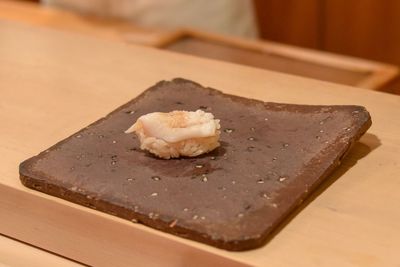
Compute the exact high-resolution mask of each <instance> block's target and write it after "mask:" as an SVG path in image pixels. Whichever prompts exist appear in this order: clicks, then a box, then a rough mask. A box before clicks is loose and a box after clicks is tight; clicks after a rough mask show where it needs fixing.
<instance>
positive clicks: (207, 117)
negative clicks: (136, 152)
mask: <svg viewBox="0 0 400 267" xmlns="http://www.w3.org/2000/svg"><path fill="white" fill-rule="evenodd" d="M219 129H220V124H219V120H217V119H214V115H213V114H211V113H207V112H204V111H203V110H197V111H172V112H169V113H162V112H154V113H149V114H146V115H143V116H141V117H139V118H138V120H137V121H136V123H135V124H133V125H132V126H131V127H130V128H129V129H128V130H126V131H125V133H133V132H134V133H135V134H136V135H137V136H138V138H139V141H140V148H141V149H143V150H147V151H149V152H150V153H152V154H154V155H156V156H158V157H160V158H163V159H170V158H178V157H180V156H185V157H196V156H199V155H201V154H204V153H207V152H210V151H212V150H214V149H215V148H217V147H218V146H219V145H220V144H219V142H218V140H219V136H220V130H219Z"/></svg>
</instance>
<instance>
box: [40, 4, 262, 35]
mask: <svg viewBox="0 0 400 267" xmlns="http://www.w3.org/2000/svg"><path fill="white" fill-rule="evenodd" d="M42 3H43V4H45V5H51V6H55V7H60V8H66V9H70V10H75V11H78V12H81V13H87V14H94V15H98V16H107V17H117V18H122V19H126V20H129V21H132V22H133V23H135V24H137V25H142V26H149V27H157V28H167V29H173V28H179V27H191V28H197V29H200V30H205V31H210V32H216V33H221V34H228V35H237V36H243V37H253V38H254V37H257V34H258V32H257V26H256V21H255V14H254V10H253V2H252V1H251V0H85V1H82V0H42Z"/></svg>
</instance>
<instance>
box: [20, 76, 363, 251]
mask: <svg viewBox="0 0 400 267" xmlns="http://www.w3.org/2000/svg"><path fill="white" fill-rule="evenodd" d="M199 108H201V109H204V110H207V111H211V112H212V113H213V114H214V115H215V116H216V118H219V119H221V125H222V130H223V131H222V134H221V141H222V142H221V143H222V146H221V147H220V148H218V149H217V150H215V151H213V152H211V153H209V154H206V155H203V156H201V157H198V158H181V159H173V160H162V159H158V158H154V157H153V156H151V155H150V154H148V153H146V152H143V151H140V150H139V149H138V148H139V143H138V140H137V139H136V137H135V136H134V135H128V134H125V133H124V131H125V130H126V129H127V128H128V127H129V126H131V125H132V124H133V123H134V122H135V121H136V119H137V118H138V117H139V116H141V115H143V114H146V113H149V112H154V111H164V112H167V111H171V110H176V109H178V110H196V109H199ZM370 125H371V118H370V116H369V114H368V112H367V111H366V110H365V108H363V107H360V106H305V105H289V104H277V103H264V102H261V101H257V100H250V99H246V98H241V97H237V96H232V95H226V94H223V93H221V92H220V91H217V90H214V89H210V88H203V87H202V86H200V85H198V84H196V83H194V82H191V81H187V80H183V79H175V80H173V81H171V82H167V81H163V82H159V83H158V84H157V85H155V86H153V87H152V88H150V89H148V90H146V91H145V92H144V93H143V94H141V95H140V96H138V97H137V98H135V99H134V100H132V101H130V102H128V103H127V104H125V105H123V106H122V107H120V108H118V109H117V110H115V111H114V112H112V113H110V114H109V115H107V116H106V117H105V118H102V119H100V120H99V121H97V122H95V123H93V124H92V125H90V126H88V127H86V128H84V129H82V130H81V131H79V132H78V133H76V134H74V135H73V136H71V137H69V138H67V139H65V140H63V141H61V142H60V143H58V144H56V145H54V146H53V147H51V148H50V149H48V150H46V151H44V152H42V153H40V154H39V155H37V156H35V157H33V158H31V159H28V160H26V161H24V162H23V163H22V164H21V165H20V177H21V181H22V183H23V184H24V185H25V186H27V187H30V188H33V189H35V190H38V191H41V192H44V193H47V194H50V195H54V196H57V197H60V198H63V199H66V200H69V201H72V202H75V203H78V204H81V205H85V206H87V207H90V208H93V209H97V210H100V211H104V212H107V213H109V214H113V215H116V216H119V217H122V218H125V219H128V220H132V221H134V222H140V223H143V224H145V225H148V226H150V227H153V228H156V229H160V230H162V231H165V232H169V233H172V234H175V235H179V236H182V237H186V238H189V239H193V240H197V241H200V242H204V243H207V244H210V245H213V246H216V247H220V248H224V249H228V250H246V249H251V248H255V247H259V246H261V245H263V244H264V243H265V241H266V240H267V238H268V235H269V234H270V233H271V231H272V230H273V229H274V228H275V227H276V226H277V225H278V224H279V223H280V222H281V221H282V220H283V219H284V217H285V216H286V215H288V213H289V212H290V211H291V210H293V209H294V208H295V207H296V206H297V205H298V204H300V203H301V202H302V201H303V200H304V198H306V196H307V195H309V194H310V192H311V190H312V189H314V188H315V187H316V186H317V185H318V184H319V183H320V182H321V181H322V180H323V179H324V178H326V177H327V175H328V174H329V173H330V172H331V171H332V170H333V169H334V168H335V167H337V166H338V165H339V164H340V161H341V159H342V158H343V156H344V155H345V154H346V152H347V151H348V150H349V148H350V147H351V145H352V144H353V143H354V142H355V141H356V140H357V139H359V137H360V136H361V135H362V134H363V133H364V132H365V131H366V130H367V129H368V128H369V126H370Z"/></svg>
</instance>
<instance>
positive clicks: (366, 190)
mask: <svg viewBox="0 0 400 267" xmlns="http://www.w3.org/2000/svg"><path fill="white" fill-rule="evenodd" d="M174 77H182V78H187V79H191V80H194V81H197V82H199V83H201V84H203V85H205V86H211V87H214V88H217V89H220V90H222V91H224V92H226V93H231V94H236V95H241V96H245V97H250V98H255V99H261V100H264V101H273V102H284V103H299V104H300V103H301V104H356V105H363V106H365V107H366V108H367V109H368V110H369V111H370V113H371V116H372V119H373V125H372V127H371V128H370V130H369V131H368V133H367V134H366V135H364V136H363V137H362V139H361V141H360V142H359V143H357V144H356V145H355V147H354V148H353V150H352V151H351V152H350V154H349V155H348V157H347V158H346V159H345V160H344V161H343V164H342V166H341V167H340V168H339V169H338V170H337V171H335V173H334V174H333V175H332V176H331V177H330V178H329V179H328V181H327V182H326V183H324V184H323V185H322V186H321V187H320V188H319V189H318V190H317V192H315V194H314V195H313V196H312V197H311V199H310V201H307V203H305V204H304V205H303V206H302V207H301V208H300V209H299V210H298V211H297V212H296V213H295V214H294V216H292V217H291V218H290V219H289V220H287V221H286V222H285V224H284V225H283V227H281V228H280V229H279V231H277V232H276V234H275V235H274V236H273V237H272V239H271V240H269V242H268V243H267V244H266V245H265V246H263V247H261V248H259V249H255V250H250V251H246V252H228V251H224V250H220V249H216V248H213V247H210V246H207V245H204V244H200V243H197V242H194V241H189V240H185V239H182V238H178V237H175V236H172V235H169V234H165V233H161V232H159V231H156V230H153V229H149V228H148V227H145V226H142V225H138V224H133V223H131V222H128V221H125V220H122V219H119V218H116V217H114V216H110V215H107V214H104V213H101V212H97V211H94V210H91V209H88V208H84V207H81V206H78V205H74V204H72V203H69V202H67V201H64V200H61V199H57V198H54V197H51V196H47V195H45V194H41V193H39V192H35V191H32V190H29V189H27V188H25V187H23V186H22V185H21V183H20V181H19V175H18V165H19V163H20V162H21V161H23V160H25V159H26V158H28V157H30V156H33V155H35V154H37V153H38V152H40V151H42V150H45V149H46V148H48V147H49V146H51V145H53V144H54V143H56V142H58V141H60V140H62V139H63V138H65V137H67V136H69V135H71V134H73V133H74V132H76V131H77V130H79V129H81V128H83V127H85V126H87V125H88V124H90V123H91V122H93V121H95V120H97V119H98V118H100V117H102V116H104V115H106V114H107V113H108V112H110V111H112V110H113V109H115V108H116V107H118V106H120V105H121V104H123V103H125V102H127V101H128V100H130V99H132V98H134V97H135V96H137V95H138V94H139V93H141V92H142V91H143V90H145V89H146V88H148V87H149V86H151V85H153V84H155V83H156V82H158V81H160V80H163V79H172V78H174ZM0 95H1V98H0V125H1V131H0V140H1V142H0V152H1V154H2V155H3V157H2V161H1V162H0V195H1V198H0V222H1V223H0V233H2V234H4V235H7V236H12V237H13V238H16V239H19V240H23V241H24V242H27V243H30V244H34V245H35V246H37V247H42V248H45V249H46V250H49V251H52V252H55V253H58V254H61V255H64V256H66V257H68V258H72V259H75V260H77V261H79V262H83V263H86V264H90V265H96V266H132V265H136V266H141V265H142V266H159V265H160V264H162V265H163V266H208V265H209V266H215V265H222V264H225V265H226V266H249V265H255V266H307V267H310V266H399V263H400V260H399V255H398V252H399V247H400V224H399V221H400V209H399V203H400V194H399V193H398V192H399V190H400V179H399V171H400V157H399V156H398V154H399V151H400V134H399V132H400V120H399V119H398V118H399V117H400V97H399V96H395V95H389V94H384V93H380V92H374V91H369V90H363V89H358V88H352V87H347V86H341V85H337V84H333V83H327V82H321V81H316V80H312V79H306V78H301V77H296V76H290V75H285V74H280V73H275V72H271V71H266V70H261V69H257V68H252V67H245V66H241V65H236V64H231V63H226V62H220V61H215V60H211V59H203V58H197V57H192V56H187V55H182V54H176V53H173V52H166V51H161V50H157V49H153V48H146V47H140V46H135V45H126V44H122V43H116V42H112V41H105V40H99V39H94V38H89V37H87V36H82V35H78V34H69V33H61V32H57V31H54V30H46V29H38V28H35V27H28V26H23V25H19V24H16V23H10V22H0ZM16 249H17V248H16ZM0 256H1V254H0ZM0 262H1V260H0ZM44 263H45V259H44ZM225 265H224V266H225Z"/></svg>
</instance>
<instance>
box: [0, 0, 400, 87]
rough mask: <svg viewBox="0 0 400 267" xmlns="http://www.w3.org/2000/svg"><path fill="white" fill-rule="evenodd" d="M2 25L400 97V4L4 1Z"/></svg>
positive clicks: (347, 0)
mask: <svg viewBox="0 0 400 267" xmlns="http://www.w3.org/2000/svg"><path fill="white" fill-rule="evenodd" d="M0 19H2V20H13V21H20V22H21V23H27V24H31V25H36V26H40V27H47V28H53V29H57V30H63V31H69V32H75V33H78V34H85V35H90V36H94V37H97V38H105V39H109V40H113V41H120V42H127V43H132V44H138V45H147V46H152V47H157V48H160V49H166V50H171V51H175V52H179V53H186V54H192V55H196V56H201V57H208V58H214V59H218V60H224V61H229V62H234V63H239V64H244V65H249V66H253V67H257V68H265V69H270V70H274V71H280V72H285V73H289V74H294V75H300V76H304V77H310V78H315V79H320V80H326V81H330V82H336V83H342V84H347V85H351V86H357V87H362V88H366V89H371V90H380V91H385V92H389V93H394V94H400V79H399V78H398V67H399V66H400V30H399V29H400V1H398V0H214V1H211V0H208V1H207V0H206V1H204V0H191V1H189V0H88V1H80V0H42V1H37V0H30V1H28V0H25V1H23V0H0Z"/></svg>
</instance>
